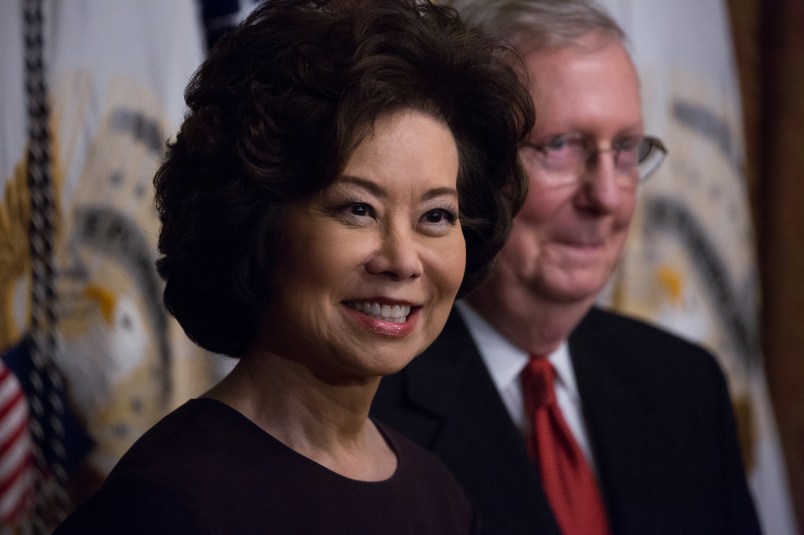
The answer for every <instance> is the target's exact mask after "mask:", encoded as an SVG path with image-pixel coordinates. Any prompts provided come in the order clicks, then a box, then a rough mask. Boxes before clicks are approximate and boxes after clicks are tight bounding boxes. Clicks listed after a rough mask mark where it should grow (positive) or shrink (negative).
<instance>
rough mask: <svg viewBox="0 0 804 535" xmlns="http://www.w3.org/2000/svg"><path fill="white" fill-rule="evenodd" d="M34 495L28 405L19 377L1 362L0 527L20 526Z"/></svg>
mask: <svg viewBox="0 0 804 535" xmlns="http://www.w3.org/2000/svg"><path fill="white" fill-rule="evenodd" d="M33 494H34V480H33V449H32V444H31V435H30V433H29V431H28V403H27V401H26V399H25V393H24V392H23V391H22V388H21V387H20V383H19V381H18V380H17V377H16V375H15V374H14V373H13V372H12V371H11V370H10V369H9V368H8V367H7V366H6V365H5V362H4V361H2V360H0V526H14V525H18V524H20V523H21V521H22V519H23V517H24V516H25V514H27V513H28V512H29V510H30V509H31V507H32V505H33Z"/></svg>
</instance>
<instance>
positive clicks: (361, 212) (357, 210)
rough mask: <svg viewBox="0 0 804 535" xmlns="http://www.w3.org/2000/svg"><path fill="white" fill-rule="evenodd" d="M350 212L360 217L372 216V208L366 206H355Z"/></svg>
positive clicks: (352, 206)
mask: <svg viewBox="0 0 804 535" xmlns="http://www.w3.org/2000/svg"><path fill="white" fill-rule="evenodd" d="M349 212H350V213H351V214H352V215H356V216H359V217H367V216H370V215H371V208H369V207H368V205H365V204H353V205H351V206H350V207H349Z"/></svg>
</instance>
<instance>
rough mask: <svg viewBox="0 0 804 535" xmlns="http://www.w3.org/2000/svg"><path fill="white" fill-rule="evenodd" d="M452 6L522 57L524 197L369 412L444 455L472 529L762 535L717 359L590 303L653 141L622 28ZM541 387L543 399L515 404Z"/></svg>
mask: <svg viewBox="0 0 804 535" xmlns="http://www.w3.org/2000/svg"><path fill="white" fill-rule="evenodd" d="M452 3H453V4H454V5H455V7H456V8H458V10H459V11H460V12H461V14H462V16H464V17H465V18H467V19H469V20H470V21H472V22H474V23H476V24H478V25H479V26H481V27H483V28H484V29H485V30H486V31H489V32H491V33H495V34H497V35H498V36H499V37H502V38H504V39H508V40H510V41H512V42H513V43H514V44H515V45H516V46H517V47H518V48H519V49H520V51H521V52H522V54H523V56H524V58H525V61H526V63H527V67H528V69H529V71H530V75H531V94H532V96H533V99H534V102H535V104H536V107H537V114H538V115H537V121H536V126H535V128H534V130H533V133H532V136H531V138H530V142H529V144H528V145H526V146H525V147H523V148H522V150H521V157H522V161H523V165H524V166H525V168H526V170H527V172H528V175H529V177H530V191H529V194H528V199H527V201H526V204H525V206H524V207H523V209H522V211H521V212H520V213H519V215H518V216H517V219H516V221H515V224H514V228H513V231H512V234H511V237H510V240H509V242H508V244H507V245H506V247H505V249H504V250H503V252H502V254H501V256H500V259H499V265H498V269H497V271H496V272H495V274H494V275H493V276H492V278H491V279H490V280H489V281H488V282H487V283H486V284H485V285H483V286H482V287H481V288H479V289H478V290H477V291H476V292H475V293H474V294H472V295H471V296H469V297H468V298H467V299H466V301H465V302H459V303H458V304H457V305H456V307H455V309H454V310H453V312H452V315H451V316H450V319H449V321H448V323H447V325H446V327H445V329H444V332H443V333H442V335H441V336H440V337H439V338H438V339H437V340H436V342H435V343H434V344H433V345H432V346H431V347H430V349H428V350H427V352H425V353H424V354H423V355H421V356H420V357H418V358H417V359H415V360H414V361H413V362H412V363H411V364H410V365H409V366H408V367H407V368H406V369H405V370H403V371H402V372H400V373H399V374H397V375H395V376H392V377H388V378H385V379H383V382H382V384H381V386H380V391H379V393H378V396H377V398H376V400H375V405H374V408H373V411H374V416H376V417H377V418H378V419H380V420H382V421H385V422H386V423H388V424H390V425H391V426H393V427H396V428H397V429H399V430H401V431H403V432H405V433H407V434H408V435H409V436H410V437H412V438H413V439H414V440H416V441H418V442H419V443H421V444H422V445H424V446H425V447H427V448H429V449H431V450H432V451H433V452H435V453H436V454H437V455H438V456H439V457H440V458H441V459H442V460H443V461H444V462H445V464H446V465H447V466H448V467H449V468H450V469H451V470H452V472H453V473H454V475H455V476H456V477H457V479H458V480H459V482H460V483H461V484H462V485H463V486H464V488H465V489H466V491H467V492H468V493H469V495H470V497H471V498H472V499H473V500H474V502H475V505H476V506H477V508H478V509H479V511H480V514H481V516H482V520H483V523H484V526H485V530H486V532H487V533H499V534H516V533H565V534H578V533H582V534H592V533H614V534H630V533H633V534H662V533H684V534H690V533H701V534H712V533H758V532H759V527H758V521H757V517H756V513H755V511H754V507H753V504H752V501H751V498H750V495H749V492H748V487H747V484H746V481H745V476H744V473H743V469H742V464H741V458H740V451H739V446H738V443H737V438H736V432H735V426H734V418H733V414H732V410H731V405H730V400H729V395H728V391H727V388H726V384H725V380H724V377H723V375H722V372H721V371H720V369H719V368H718V366H717V364H716V363H715V361H714V359H713V357H712V356H711V355H710V354H709V353H707V352H706V351H704V350H703V349H702V348H700V347H698V346H694V345H692V344H689V343H687V342H685V341H682V340H681V339H679V338H676V337H674V336H671V335H669V334H667V333H665V332H663V331H660V330H657V329H655V328H653V327H650V326H648V325H646V324H643V323H640V322H637V321H635V320H632V319H629V318H625V317H623V316H620V315H617V314H614V313H612V312H608V311H604V310H602V309H600V308H597V307H595V302H596V299H597V297H598V294H599V292H600V291H601V290H602V289H603V287H604V286H605V284H606V282H607V281H608V279H609V278H610V277H611V275H612V273H613V271H614V269H615V267H616V265H617V262H618V260H619V258H620V255H621V253H622V250H623V246H624V244H625V241H626V237H627V233H628V228H629V225H630V221H631V217H632V215H633V213H634V207H635V202H636V195H637V189H638V186H639V183H640V182H641V181H642V180H643V179H644V178H646V177H647V175H648V174H649V173H650V172H651V171H652V170H653V169H655V167H656V165H657V163H658V162H659V161H660V160H661V157H662V156H663V153H664V148H663V146H662V144H661V142H660V141H659V140H657V139H655V138H650V137H644V134H643V122H642V112H641V98H640V91H639V81H638V77H637V74H636V71H635V68H634V65H633V63H632V61H631V59H630V57H629V54H628V52H627V51H626V48H625V46H624V39H625V38H624V35H623V33H622V30H621V29H620V28H619V27H618V26H617V24H616V23H615V22H614V21H613V20H612V19H611V18H610V17H609V16H608V15H606V14H605V13H604V12H603V11H601V10H600V9H599V8H598V7H595V6H594V5H591V4H589V3H588V2H586V1H584V0H530V1H526V0H519V1H517V0H454V1H453V2H452ZM545 377H547V378H549V379H545ZM540 381H548V382H547V383H546V384H548V385H549V384H550V382H549V381H552V382H553V384H554V386H553V387H550V388H548V389H547V392H550V393H554V394H555V397H556V398H557V406H556V404H555V403H549V402H548V403H547V404H546V405H545V406H549V407H550V408H549V409H547V408H544V406H542V407H535V403H533V404H531V403H526V401H529V400H532V399H536V398H537V397H539V396H542V395H543V392H542V393H534V392H536V389H535V387H533V384H535V383H538V382H540ZM562 433H563V434H562ZM567 437H569V438H567ZM551 455H552V457H551ZM573 455H574V456H575V457H573ZM568 459H569V460H568ZM565 467H569V468H568V469H567V470H564V468H565ZM562 485H563V488H562V487H561V486H562Z"/></svg>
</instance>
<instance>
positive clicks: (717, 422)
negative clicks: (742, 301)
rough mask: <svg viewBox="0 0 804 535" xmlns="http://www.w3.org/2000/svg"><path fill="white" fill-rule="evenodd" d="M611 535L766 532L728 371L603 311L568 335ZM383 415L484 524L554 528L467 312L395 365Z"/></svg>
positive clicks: (380, 408)
mask: <svg viewBox="0 0 804 535" xmlns="http://www.w3.org/2000/svg"><path fill="white" fill-rule="evenodd" d="M569 348H570V354H571V358H572V363H573V367H574V370H575V376H576V380H577V383H578V390H579V393H580V397H581V400H582V404H583V416H584V420H585V423H586V428H587V430H588V435H589V440H590V447H591V449H592V452H593V453H592V454H593V456H594V459H595V464H596V466H597V471H598V475H599V479H600V486H601V490H602V493H603V497H604V500H605V502H606V509H607V511H608V516H609V521H610V524H611V527H612V531H613V533H614V534H617V535H619V534H635V535H656V534H665V533H668V534H669V533H673V534H684V535H689V534H706V535H713V534H720V533H722V534H729V535H732V534H740V533H759V532H760V529H759V526H758V520H757V516H756V512H755V510H754V506H753V503H752V500H751V497H750V495H749V491H748V487H747V484H746V480H745V475H744V472H743V468H742V463H741V456H740V450H739V445H738V442H737V437H736V431H735V423H734V416H733V412H732V407H731V403H730V400H729V395H728V391H727V388H726V383H725V380H724V377H723V374H722V372H721V370H720V368H719V367H718V365H717V363H716V362H715V360H714V358H713V357H712V356H711V355H710V354H709V353H707V352H706V351H705V350H703V349H702V348H700V347H698V346H695V345H692V344H690V343H687V342H685V341H683V340H681V339H680V338H677V337H675V336H672V335H670V334H668V333H666V332H664V331H661V330H658V329H656V328H653V327H651V326H649V325H647V324H645V323H642V322H638V321H635V320H632V319H629V318H626V317H624V316H621V315H618V314H614V313H611V312H607V311H604V310H601V309H592V310H591V311H590V312H589V314H588V315H587V316H586V317H585V318H584V320H583V321H582V322H581V324H580V325H579V326H578V327H577V328H576V330H575V331H574V332H573V333H572V335H571V336H570V339H569ZM372 415H373V417H375V418H377V419H378V420H380V421H383V422H385V423H387V424H388V425H390V426H391V427H394V428H396V429H398V430H399V431H402V432H403V433H405V434H407V435H408V436H410V437H411V438H413V439H414V440H415V441H416V442H418V443H419V444H421V445H423V446H424V447H426V448H428V449H430V450H432V451H433V452H434V453H435V454H436V455H438V456H439V457H440V458H441V460H442V461H443V462H444V463H445V464H446V465H447V467H448V468H449V469H450V470H452V473H453V474H454V475H455V477H456V478H457V479H458V481H459V483H461V485H462V486H463V487H464V489H465V490H466V491H467V493H468V494H469V496H470V498H471V499H472V500H473V501H474V503H475V506H476V507H477V508H478V510H479V511H480V515H481V518H482V521H483V525H484V527H485V533H491V534H501V535H515V534H519V533H535V534H557V533H559V530H558V527H557V524H556V521H555V518H554V517H553V515H552V512H551V511H550V507H549V505H548V503H547V499H546V497H545V495H544V491H543V489H542V487H541V483H540V479H539V473H538V470H537V468H536V466H535V465H534V464H533V463H532V462H531V461H530V459H529V458H528V454H527V451H526V449H525V442H524V440H523V439H522V437H521V435H520V433H519V431H518V430H517V429H516V427H515V425H514V424H513V422H512V421H511V418H510V416H509V415H508V412H507V411H506V408H505V406H504V404H503V402H502V400H501V398H500V396H499V394H498V393H497V390H496V388H495V386H494V383H493V382H492V379H491V377H490V375H489V373H488V371H487V370H486V367H485V364H484V362H483V360H482V358H481V357H480V354H479V353H478V350H477V347H476V346H475V344H474V342H473V340H472V338H471V335H470V334H469V331H468V330H467V328H466V326H465V324H464V323H463V320H462V319H461V318H460V315H459V314H458V313H457V312H456V311H455V310H453V312H452V314H451V315H450V318H449V320H448V321H447V325H446V327H445V329H444V332H443V333H442V334H441V336H440V337H439V338H438V339H437V340H436V341H435V342H434V343H433V345H432V346H431V347H430V348H429V349H428V350H427V351H426V352H425V353H424V354H422V355H421V356H419V357H417V358H416V359H414V360H413V362H411V364H409V365H408V366H407V367H406V368H405V369H404V370H402V371H401V372H399V373H398V374H396V375H394V376H391V377H386V378H384V379H383V380H382V382H381V384H380V389H379V392H378V394H377V397H376V399H375V402H374V405H373V408H372Z"/></svg>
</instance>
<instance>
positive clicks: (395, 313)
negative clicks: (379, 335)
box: [346, 301, 410, 323]
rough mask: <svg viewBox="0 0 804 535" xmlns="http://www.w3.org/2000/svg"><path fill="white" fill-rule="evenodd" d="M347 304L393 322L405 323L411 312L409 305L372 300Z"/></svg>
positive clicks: (364, 312) (369, 314)
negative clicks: (381, 302)
mask: <svg viewBox="0 0 804 535" xmlns="http://www.w3.org/2000/svg"><path fill="white" fill-rule="evenodd" d="M346 306H348V307H351V308H353V309H355V310H357V311H359V312H362V313H363V314H366V315H368V316H372V317H375V318H378V319H381V320H383V321H389V322H391V323H405V320H407V318H408V314H410V306H409V305H387V304H380V303H377V302H372V301H347V302H346Z"/></svg>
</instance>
